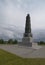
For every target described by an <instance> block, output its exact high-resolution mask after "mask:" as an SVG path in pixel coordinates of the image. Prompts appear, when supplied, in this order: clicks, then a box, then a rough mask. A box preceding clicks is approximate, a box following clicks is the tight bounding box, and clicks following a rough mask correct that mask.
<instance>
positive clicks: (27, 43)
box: [22, 37, 32, 47]
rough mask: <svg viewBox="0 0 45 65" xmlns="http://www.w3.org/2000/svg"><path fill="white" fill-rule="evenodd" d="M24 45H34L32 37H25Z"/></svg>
mask: <svg viewBox="0 0 45 65" xmlns="http://www.w3.org/2000/svg"><path fill="white" fill-rule="evenodd" d="M22 45H24V46H30V47H32V37H24V38H23V39H22Z"/></svg>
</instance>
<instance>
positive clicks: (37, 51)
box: [0, 45, 45, 58]
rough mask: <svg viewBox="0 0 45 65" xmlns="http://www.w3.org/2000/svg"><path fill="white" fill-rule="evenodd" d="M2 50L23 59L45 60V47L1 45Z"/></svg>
mask: <svg viewBox="0 0 45 65" xmlns="http://www.w3.org/2000/svg"><path fill="white" fill-rule="evenodd" d="M0 49H3V50H5V51H8V52H10V53H13V54H16V55H18V56H20V57H22V58H45V46H38V47H37V46H35V47H34V46H32V47H27V46H19V45H0Z"/></svg>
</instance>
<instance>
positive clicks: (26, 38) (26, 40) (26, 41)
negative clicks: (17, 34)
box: [22, 14, 32, 47]
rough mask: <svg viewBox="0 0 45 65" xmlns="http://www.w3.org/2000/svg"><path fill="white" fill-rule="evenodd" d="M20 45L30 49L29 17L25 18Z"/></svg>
mask: <svg viewBox="0 0 45 65" xmlns="http://www.w3.org/2000/svg"><path fill="white" fill-rule="evenodd" d="M22 45H24V46H30V47H32V33H31V20H30V15H29V14H27V16H26V24H25V33H24V35H23V39H22Z"/></svg>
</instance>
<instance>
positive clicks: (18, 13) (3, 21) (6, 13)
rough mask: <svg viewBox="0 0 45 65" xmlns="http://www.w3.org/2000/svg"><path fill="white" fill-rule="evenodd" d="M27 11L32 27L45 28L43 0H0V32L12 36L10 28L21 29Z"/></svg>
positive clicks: (44, 5) (44, 3) (44, 4)
mask: <svg viewBox="0 0 45 65" xmlns="http://www.w3.org/2000/svg"><path fill="white" fill-rule="evenodd" d="M28 13H29V14H30V17H31V28H32V29H45V0H0V34H2V33H5V32H6V33H8V34H7V36H8V35H9V33H11V34H10V35H9V36H12V37H13V32H12V31H11V30H10V29H11V28H13V29H15V26H17V28H21V29H23V27H24V26H25V17H26V15H27V14H28ZM9 28H10V29H9ZM7 29H9V30H7Z"/></svg>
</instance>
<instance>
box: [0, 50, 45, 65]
mask: <svg viewBox="0 0 45 65" xmlns="http://www.w3.org/2000/svg"><path fill="white" fill-rule="evenodd" d="M0 65H45V58H44V59H42V58H41V59H39V58H35V59H34V58H32V59H31V58H30V59H24V58H21V57H18V56H16V55H14V54H11V53H9V52H6V51H4V50H1V49H0Z"/></svg>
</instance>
